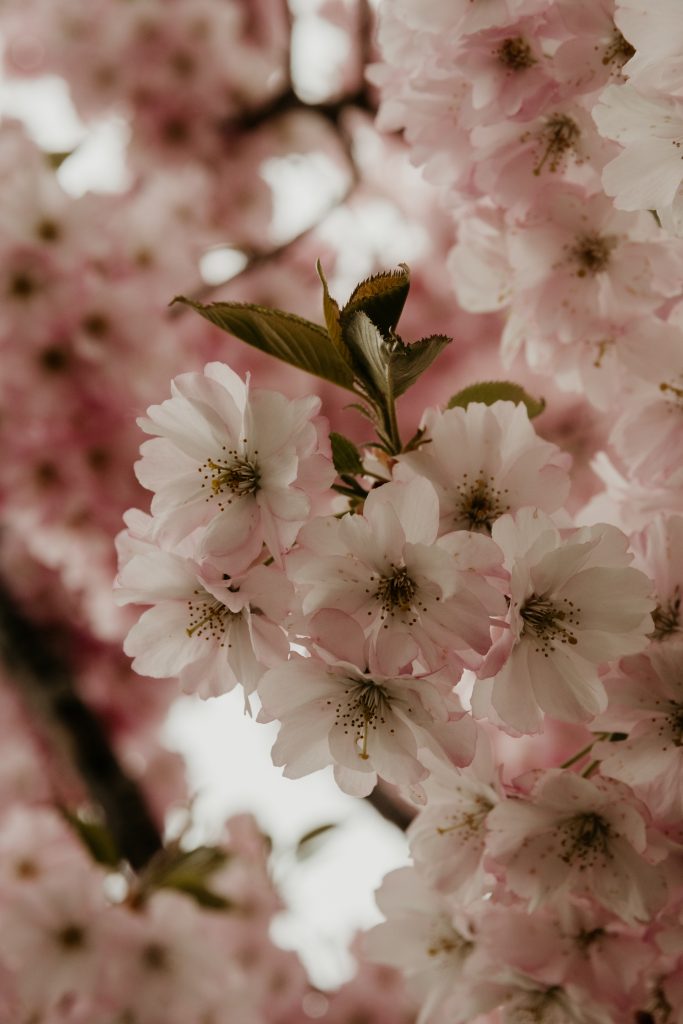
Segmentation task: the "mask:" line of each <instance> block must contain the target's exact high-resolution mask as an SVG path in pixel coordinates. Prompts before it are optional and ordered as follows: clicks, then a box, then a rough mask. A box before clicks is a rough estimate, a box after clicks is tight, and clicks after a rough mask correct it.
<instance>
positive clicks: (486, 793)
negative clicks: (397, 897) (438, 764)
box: [408, 736, 500, 905]
mask: <svg viewBox="0 0 683 1024" xmlns="http://www.w3.org/2000/svg"><path fill="white" fill-rule="evenodd" d="M484 740H485V736H479V737H478V740H477V755H476V760H475V763H474V764H473V765H472V767H470V768H465V769H461V770H460V771H458V772H457V773H456V772H454V771H451V772H449V773H448V774H446V773H443V772H438V771H437V772H435V773H434V774H433V775H432V777H431V778H430V779H429V780H428V782H427V783H426V784H425V789H426V792H427V797H428V799H427V804H426V806H425V807H424V809H422V810H421V811H420V813H419V814H418V816H417V817H416V818H415V820H414V821H413V822H412V824H411V825H410V827H409V829H408V838H409V839H410V852H411V854H412V857H413V860H414V862H415V866H416V868H417V869H418V871H419V872H420V874H421V876H422V877H423V878H424V879H425V880H426V881H427V882H428V883H429V884H430V885H432V886H433V887H434V888H436V889H440V890H441V891H444V892H449V893H454V894H457V898H458V901H459V903H460V904H461V905H465V904H467V903H469V902H470V901H473V900H476V899H481V897H482V895H483V893H484V892H486V891H487V889H488V890H489V891H490V888H491V886H490V883H491V881H492V879H491V876H490V875H489V874H488V872H487V870H486V866H485V863H484V858H483V854H484V843H485V840H486V821H487V818H488V815H489V812H490V811H491V810H492V809H493V807H495V805H496V804H497V803H498V801H499V800H500V792H499V788H500V787H499V786H498V785H496V784H495V780H493V779H491V780H487V781H485V780H483V779H481V778H479V774H478V772H477V771H476V767H478V765H477V762H478V761H480V748H481V747H482V746H483V745H484Z"/></svg>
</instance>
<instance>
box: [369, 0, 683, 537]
mask: <svg viewBox="0 0 683 1024" xmlns="http://www.w3.org/2000/svg"><path fill="white" fill-rule="evenodd" d="M678 13H679V12H678V7H677V5H676V3H675V2H674V3H661V4H660V3H658V4H657V5H653V4H645V3H642V2H640V0H616V2H615V0H599V2H597V3H595V2H592V0H585V2H584V0H551V2H546V0H543V2H538V0H525V2H512V0H509V2H508V0H501V2H500V3H498V2H496V3H493V2H492V3H487V4H486V5H476V4H470V3H467V2H465V0H463V2H456V3H440V2H434V3H430V4H428V5H426V6H425V5H422V4H417V3H414V2H410V0H406V2H401V3H395V4H385V5H383V6H382V8H381V12H380V15H381V16H380V24H379V42H380V49H381V56H382V61H383V63H382V64H378V65H375V66H374V67H373V68H372V69H371V75H372V79H373V81H374V82H376V83H377V84H378V85H379V87H380V89H381V95H382V105H381V108H380V114H379V122H378V123H379V124H380V125H381V126H383V127H384V128H386V129H388V130H397V129H399V130H402V131H403V135H404V137H405V139H406V140H407V142H408V143H409V145H410V148H411V153H412V159H413V161H414V162H415V163H416V164H418V165H420V166H422V168H423V171H424V174H425V175H426V176H427V177H428V178H429V179H430V180H431V181H433V182H434V183H435V184H436V185H438V186H439V188H440V189H441V192H442V199H443V203H444V205H445V206H446V208H447V209H448V210H449V211H450V212H451V214H452V217H453V220H454V223H455V224H456V227H457V231H458V241H457V244H456V245H455V247H454V248H453V249H452V251H451V254H450V257H449V265H450V269H451V272H452V278H453V285H454V288H455V291H456V294H457V296H458V299H459V301H460V303H461V305H463V306H464V307H465V308H466V309H469V310H472V311H474V312H484V311H494V310H497V311H502V312H503V313H504V314H505V324H504V327H503V332H502V341H501V344H502V357H503V360H504V361H505V362H506V363H507V365H508V366H510V365H511V364H512V363H513V361H514V360H515V359H516V357H517V355H518V354H520V353H523V355H524V356H525V357H526V360H527V361H528V363H529V365H530V366H532V367H533V368H534V369H536V370H537V371H539V372H541V373H543V374H545V375H547V376H551V375H552V377H553V378H554V380H555V381H556V382H557V383H559V384H560V386H562V387H565V388H567V389H570V390H575V391H577V390H578V391H581V392H583V393H584V394H585V395H586V397H587V398H588V399H589V401H590V402H591V403H593V404H594V405H595V406H596V407H597V408H598V409H600V410H601V411H602V412H604V413H606V414H607V417H608V419H606V421H605V422H606V423H609V424H610V431H609V444H610V445H611V447H612V449H613V454H612V457H611V460H612V462H614V460H615V459H616V462H617V465H616V471H617V473H618V474H620V475H622V474H625V475H626V477H627V481H628V488H629V490H632V491H633V492H634V496H635V495H636V494H637V493H638V491H639V489H641V488H645V489H646V490H651V489H657V491H658V500H657V507H658V508H659V509H660V510H661V511H680V494H679V492H680V479H679V476H678V472H679V467H680V462H681V452H682V441H681V433H680V429H679V424H680V416H679V411H680V393H681V391H680V389H681V363H680V359H681V356H680V353H681V351H683V334H682V332H681V305H680V300H681V283H680V282H681V270H682V266H683V265H682V263H681V259H682V256H683V249H682V248H681V240H680V237H678V235H680V232H678V231H677V230H675V212H674V211H675V203H676V196H677V195H679V194H680V189H679V185H680V181H681V170H680V168H681V163H680V156H679V147H680V144H681V143H680V140H681V137H682V133H681V128H680V113H678V106H680V96H679V93H680V75H681V71H680V69H681V66H682V60H683V46H682V44H681V38H680V28H679V26H678V17H677V15H678ZM677 105H678V106H677ZM677 190H678V191H677ZM612 197H616V198H615V199H614V201H613V199H612ZM653 212H654V213H655V215H654V216H653ZM672 228H673V229H674V230H673V232H671V229H672ZM624 396H628V401H624V400H623V399H624ZM596 469H597V471H598V472H599V473H600V475H601V476H602V477H603V479H605V482H607V479H606V477H607V476H609V474H610V473H611V470H610V468H609V466H606V465H604V464H603V465H602V466H601V465H598V466H596ZM610 489H611V488H610ZM646 521H647V520H646V518H644V519H642V520H641V521H640V522H639V523H635V522H631V523H629V524H628V526H629V528H633V527H634V526H637V525H640V526H642V525H644V524H645V522H646Z"/></svg>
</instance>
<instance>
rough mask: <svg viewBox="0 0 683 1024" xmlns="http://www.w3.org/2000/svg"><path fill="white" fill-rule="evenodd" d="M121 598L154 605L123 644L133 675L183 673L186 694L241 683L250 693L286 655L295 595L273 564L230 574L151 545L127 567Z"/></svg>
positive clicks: (220, 690) (209, 693)
mask: <svg viewBox="0 0 683 1024" xmlns="http://www.w3.org/2000/svg"><path fill="white" fill-rule="evenodd" d="M117 597H118V600H119V603H128V602H135V603H137V604H151V605H152V607H151V608H149V609H148V610H147V611H145V612H143V614H142V615H141V617H140V620H139V621H138V622H137V623H136V625H134V626H133V628H132V629H131V630H130V632H129V633H128V636H127V637H126V641H125V643H124V650H125V652H126V654H128V655H130V656H131V657H133V658H134V659H135V660H134V661H133V668H134V669H135V671H136V672H139V673H140V674H141V675H149V676H152V677H153V678H164V677H166V676H178V677H179V679H180V684H181V686H182V688H183V689H184V690H185V692H186V693H198V694H199V695H200V696H201V697H215V696H219V695H220V694H221V693H226V692H227V691H228V690H231V689H232V688H233V687H234V686H235V685H236V684H237V683H240V684H241V685H242V686H243V687H244V690H245V693H246V694H249V693H251V692H252V691H253V690H254V687H255V686H256V683H257V682H258V680H259V679H260V678H261V676H262V675H263V673H264V672H265V671H266V669H267V668H268V667H269V666H270V665H273V664H277V662H278V661H279V660H281V659H286V657H287V651H288V644H287V638H286V635H285V633H284V631H283V628H282V624H283V623H284V621H285V619H286V618H287V614H288V612H289V610H290V607H291V603H292V599H293V595H292V588H291V584H290V583H289V581H288V580H287V578H286V577H285V576H284V575H283V574H282V572H280V570H278V569H277V568H276V567H275V566H264V565H257V566H254V567H253V568H251V569H250V570H248V571H247V572H245V573H242V574H240V575H235V576H231V575H229V574H228V573H223V572H222V571H220V569H216V568H215V567H213V566H212V565H210V564H208V563H204V564H203V565H200V564H198V563H196V562H194V561H192V560H191V559H189V558H183V557H182V556H181V555H178V554H175V553H174V552H170V551H163V550H161V549H160V548H155V547H153V546H152V545H148V549H147V550H146V551H144V552H143V551H140V552H138V553H137V554H134V555H133V556H132V557H131V558H130V560H129V561H128V562H127V563H126V564H125V565H124V566H123V568H122V570H121V572H120V574H119V579H118V590H117Z"/></svg>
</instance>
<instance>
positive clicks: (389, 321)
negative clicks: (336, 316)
mask: <svg viewBox="0 0 683 1024" xmlns="http://www.w3.org/2000/svg"><path fill="white" fill-rule="evenodd" d="M409 288H410V270H409V268H408V266H407V264H405V263H401V265H400V269H399V270H391V271H385V272H383V273H381V274H374V275H373V276H372V277H369V278H367V279H366V280H365V281H361V283H360V284H359V285H356V287H355V288H354V290H353V292H352V293H351V297H350V298H349V301H348V302H347V303H346V305H345V306H344V308H343V309H342V311H341V323H342V329H343V328H344V327H346V325H347V324H349V323H350V322H351V320H352V318H353V316H354V315H355V314H356V313H365V315H366V316H368V317H369V318H370V320H371V321H372V323H373V324H374V325H375V326H376V327H378V328H379V329H380V331H381V332H382V334H384V335H391V334H393V333H394V332H395V330H396V325H397V323H398V321H399V318H400V316H401V313H402V312H403V307H404V305H405V301H406V299H407V297H408V290H409Z"/></svg>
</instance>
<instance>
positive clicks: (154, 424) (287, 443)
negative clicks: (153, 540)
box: [136, 363, 333, 572]
mask: <svg viewBox="0 0 683 1024" xmlns="http://www.w3.org/2000/svg"><path fill="white" fill-rule="evenodd" d="M319 407H320V401H319V399H317V398H314V397H311V398H308V399H297V400H295V401H293V402H289V401H288V400H287V399H286V398H285V397H284V395H281V394H278V393H277V392H267V391H258V390H257V391H255V392H253V393H252V394H249V391H248V388H247V386H246V385H245V384H244V383H243V382H242V381H241V380H240V378H239V377H238V376H237V374H235V373H233V371H232V370H230V369H229V368H228V367H227V366H226V365H225V364H222V363H210V364H208V366H207V367H206V368H205V371H204V373H203V374H199V373H195V374H183V375H181V376H180V377H179V378H177V380H176V381H175V383H174V384H173V386H172V397H171V398H170V399H167V400H166V401H165V402H164V403H163V404H162V405H158V406H152V407H151V408H150V409H149V410H148V417H147V418H145V419H143V420H141V421H140V425H141V426H142V427H143V429H145V430H146V431H147V432H148V433H151V434H157V435H159V436H158V437H156V438H155V439H154V440H152V441H147V442H146V443H145V444H144V445H143V446H142V448H141V453H142V459H141V461H140V462H139V463H137V465H136V470H137V473H138V478H139V479H140V482H141V483H142V484H143V485H144V486H145V487H148V488H149V489H150V490H153V491H154V492H155V493H154V498H153V500H152V515H153V516H154V517H155V520H156V523H157V532H158V535H159V536H160V537H168V538H169V540H170V541H172V542H177V541H179V540H181V539H182V538H183V537H185V536H188V535H189V534H191V533H192V532H193V531H194V530H195V529H196V528H197V527H198V526H203V525H206V524H209V528H208V529H207V532H206V533H205V534H204V536H203V548H204V550H205V551H207V552H212V553H215V554H220V555H222V556H224V557H225V558H226V559H227V560H229V562H230V564H231V566H232V568H233V570H234V571H236V572H239V571H240V570H242V569H244V568H246V566H247V565H248V564H249V563H250V562H251V561H252V560H253V559H254V558H255V557H256V556H257V555H258V554H259V553H260V551H261V548H262V546H263V544H264V543H265V544H266V546H267V547H268V549H269V551H270V553H271V554H272V555H273V556H274V557H275V558H278V559H279V558H280V556H281V553H282V551H283V550H284V549H286V548H288V547H290V546H291V544H292V543H293V541H294V539H295V537H296V534H297V532H298V530H299V528H300V526H301V525H302V523H303V522H304V521H305V520H306V518H307V516H308V515H309V513H310V511H311V498H310V495H315V494H316V493H317V492H319V491H322V490H324V489H325V487H326V486H328V485H329V484H330V483H331V481H332V472H333V471H332V469H331V464H330V463H329V462H328V461H327V460H326V458H325V456H324V455H323V454H320V453H319V437H318V432H317V430H316V425H315V423H314V422H312V419H313V417H314V416H315V415H316V413H317V412H318V409H319Z"/></svg>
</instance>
